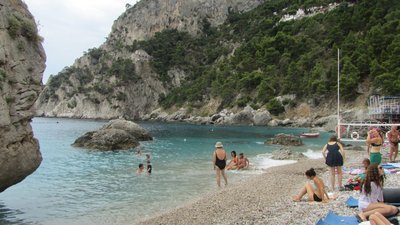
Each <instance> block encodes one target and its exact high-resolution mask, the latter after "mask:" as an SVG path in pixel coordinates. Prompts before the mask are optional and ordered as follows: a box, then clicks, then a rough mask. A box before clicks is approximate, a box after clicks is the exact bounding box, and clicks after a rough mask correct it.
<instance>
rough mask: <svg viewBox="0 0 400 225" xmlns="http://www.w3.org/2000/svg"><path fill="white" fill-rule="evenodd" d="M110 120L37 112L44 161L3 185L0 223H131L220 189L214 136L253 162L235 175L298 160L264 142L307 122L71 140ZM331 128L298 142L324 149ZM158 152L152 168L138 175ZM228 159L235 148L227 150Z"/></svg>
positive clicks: (160, 126) (174, 128)
mask: <svg viewBox="0 0 400 225" xmlns="http://www.w3.org/2000/svg"><path fill="white" fill-rule="evenodd" d="M105 123H106V122H105V121H94V120H75V119H59V118H34V119H33V122H32V128H33V131H34V134H35V137H36V138H37V139H38V140H39V143H40V149H41V152H42V156H43V161H42V163H41V165H40V167H39V168H38V169H37V170H36V171H35V172H34V173H33V174H32V175H30V176H28V177H27V178H26V179H25V180H24V181H22V182H21V183H19V184H17V185H15V186H12V187H10V188H9V189H7V190H6V191H4V192H3V193H0V224H44V225H47V224H68V225H70V224H96V225H97V224H132V223H133V222H135V221H137V220H140V219H144V218H147V217H149V216H152V215H154V214H158V213H160V212H165V211H166V210H169V209H173V208H175V207H178V206H179V205H181V204H184V203H185V202H188V201H190V200H191V199H194V198H197V197H200V196H202V195H204V194H206V193H207V192H210V191H215V190H217V187H216V182H215V172H214V170H213V165H212V163H211V156H212V153H213V151H214V149H215V148H214V145H215V142H217V141H221V142H222V143H223V145H224V148H225V149H226V150H227V152H228V155H229V152H230V151H232V150H235V151H236V152H237V153H238V154H239V153H240V152H243V153H245V155H246V156H247V157H248V158H249V160H250V163H251V167H250V169H249V170H246V171H240V172H237V171H228V172H227V174H228V179H229V181H230V183H235V182H240V181H241V180H243V179H244V178H246V177H250V176H253V175H254V174H259V173H261V172H262V171H263V170H264V169H266V168H268V167H271V166H276V165H283V164H287V163H292V162H293V161H289V160H287V161H278V160H272V159H270V156H271V154H270V153H271V152H272V151H274V150H277V149H279V146H276V145H264V141H265V140H266V139H267V138H270V137H273V136H274V135H275V134H277V133H289V134H300V133H302V132H304V131H306V129H303V128H266V127H245V126H213V125H190V124H184V123H150V122H139V124H140V125H141V126H143V127H144V128H146V129H147V130H148V131H149V132H150V133H151V135H152V136H153V137H154V140H153V141H146V142H141V145H140V146H139V147H138V148H134V149H129V150H120V151H97V150H89V149H83V148H75V147H72V146H71V143H73V142H74V141H75V139H76V138H77V137H79V136H80V135H82V134H84V133H85V132H87V131H90V130H95V129H98V128H100V127H101V126H102V125H103V124H105ZM328 136H329V134H327V133H322V135H321V137H320V138H315V139H311V138H310V139H303V141H304V142H305V144H306V145H305V146H303V147H299V148H294V149H295V150H296V151H301V152H305V153H306V154H307V155H309V156H310V157H315V156H316V157H318V155H319V156H321V148H322V145H323V144H324V143H325V142H326V141H327V139H328ZM146 154H150V155H151V162H152V165H153V172H152V174H151V175H150V176H148V175H146V174H142V175H137V174H136V169H137V167H138V164H139V163H144V162H145V155H146ZM228 159H229V156H228Z"/></svg>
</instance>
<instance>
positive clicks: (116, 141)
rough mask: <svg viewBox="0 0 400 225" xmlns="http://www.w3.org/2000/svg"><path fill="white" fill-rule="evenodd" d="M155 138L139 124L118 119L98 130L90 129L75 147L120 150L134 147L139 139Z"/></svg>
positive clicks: (76, 141)
mask: <svg viewBox="0 0 400 225" xmlns="http://www.w3.org/2000/svg"><path fill="white" fill-rule="evenodd" d="M149 140H153V138H152V137H151V136H150V134H149V133H148V132H147V131H146V130H145V129H143V128H142V127H141V126H139V125H138V124H136V123H134V122H131V121H127V120H122V119H117V120H112V121H110V122H108V123H107V124H105V125H104V126H103V127H102V128H100V129H99V130H97V131H89V132H87V133H85V134H84V135H82V136H81V137H79V138H78V139H76V140H75V142H74V143H73V144H72V145H73V146H75V147H84V148H91V149H98V150H119V149H129V148H134V147H136V146H138V145H139V141H149Z"/></svg>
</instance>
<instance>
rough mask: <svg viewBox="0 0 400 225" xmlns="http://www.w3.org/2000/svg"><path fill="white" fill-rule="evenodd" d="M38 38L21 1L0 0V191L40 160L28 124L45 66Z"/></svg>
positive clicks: (33, 24)
mask: <svg viewBox="0 0 400 225" xmlns="http://www.w3.org/2000/svg"><path fill="white" fill-rule="evenodd" d="M40 39H41V38H40V37H39V36H38V34H37V28H36V24H35V22H34V19H33V17H32V15H31V14H30V13H29V12H28V10H27V7H26V5H25V4H24V3H23V2H22V1H19V0H5V1H1V3H0V192H1V191H4V190H5V189H6V188H8V187H10V186H11V185H14V184H16V183H18V182H20V181H22V180H23V179H24V178H25V177H26V176H28V175H29V174H31V173H32V172H33V171H35V170H36V169H37V168H38V166H39V165H40V162H41V160H42V157H41V154H40V151H39V143H38V141H37V140H36V139H35V138H34V137H33V133H32V128H31V126H30V122H31V119H32V117H33V115H34V114H33V111H32V110H31V107H32V105H33V104H34V102H35V101H36V99H37V98H38V96H39V93H40V91H41V89H42V88H41V80H42V74H43V71H44V68H45V59H46V56H45V53H44V50H43V48H42V45H41V40H40Z"/></svg>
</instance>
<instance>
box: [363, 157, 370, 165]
mask: <svg viewBox="0 0 400 225" xmlns="http://www.w3.org/2000/svg"><path fill="white" fill-rule="evenodd" d="M362 162H363V163H367V164H368V166H369V165H371V161H370V160H369V159H367V158H365V159H363V161H362Z"/></svg>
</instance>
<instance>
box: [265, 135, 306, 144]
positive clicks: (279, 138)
mask: <svg viewBox="0 0 400 225" xmlns="http://www.w3.org/2000/svg"><path fill="white" fill-rule="evenodd" d="M265 144H278V145H287V146H301V145H303V141H302V140H301V138H300V137H299V136H295V135H291V134H277V135H275V137H273V138H270V139H268V140H266V141H265Z"/></svg>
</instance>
